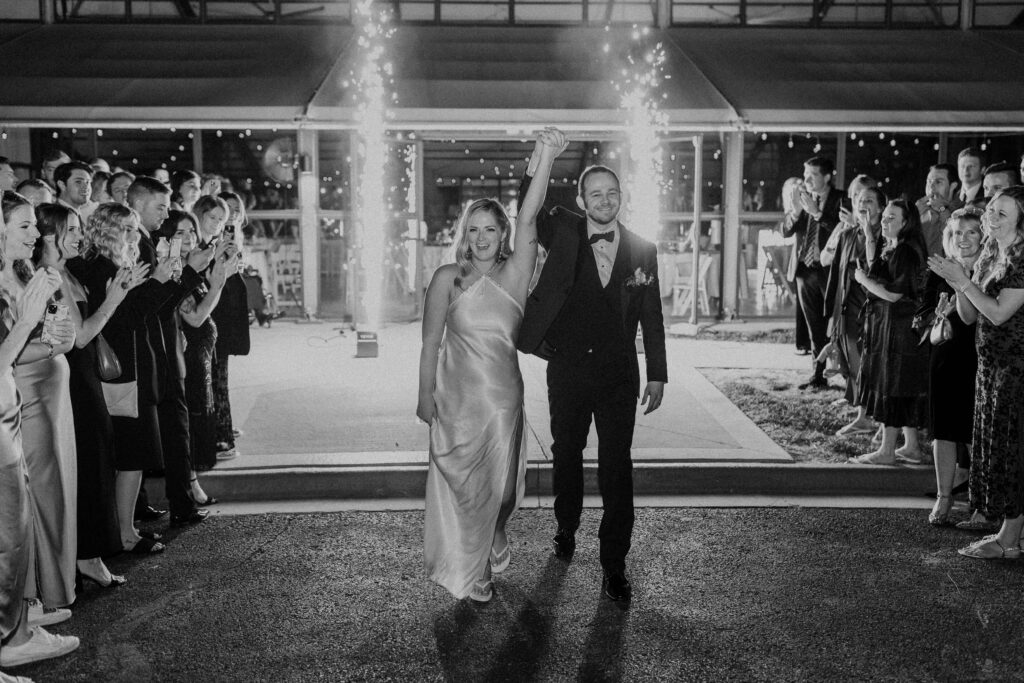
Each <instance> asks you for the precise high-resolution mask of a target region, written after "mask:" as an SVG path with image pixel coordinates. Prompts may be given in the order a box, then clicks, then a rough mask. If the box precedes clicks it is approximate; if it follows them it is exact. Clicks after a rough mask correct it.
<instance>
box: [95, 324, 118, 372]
mask: <svg viewBox="0 0 1024 683" xmlns="http://www.w3.org/2000/svg"><path fill="white" fill-rule="evenodd" d="M96 372H97V373H99V376H100V379H101V380H102V381H104V382H112V381H113V380H115V379H117V378H118V377H120V376H121V361H119V360H118V359H117V354H116V353H114V349H112V348H111V347H110V344H108V343H107V340H106V339H104V338H103V334H102V333H101V334H98V335H96Z"/></svg>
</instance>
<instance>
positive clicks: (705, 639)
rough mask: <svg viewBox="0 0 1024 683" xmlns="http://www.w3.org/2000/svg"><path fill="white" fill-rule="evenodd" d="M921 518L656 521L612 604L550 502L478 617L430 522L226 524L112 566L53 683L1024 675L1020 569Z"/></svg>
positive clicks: (91, 594) (768, 512)
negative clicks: (448, 569)
mask: <svg viewBox="0 0 1024 683" xmlns="http://www.w3.org/2000/svg"><path fill="white" fill-rule="evenodd" d="M924 517H925V513H924V512H922V511H901V510H833V509H828V510H819V509H815V510H808V509H800V508H793V509H737V510H732V509H644V510H639V511H638V513H637V524H636V532H635V534H634V545H633V548H634V550H633V553H632V554H631V556H630V559H629V567H628V570H629V573H630V576H631V578H632V581H633V586H634V596H635V597H634V600H633V603H632V605H630V606H628V607H626V606H623V605H618V604H614V603H611V602H610V601H608V600H607V599H605V598H602V597H601V594H600V567H599V564H598V559H597V541H596V536H597V525H598V521H599V520H598V512H597V511H593V510H587V511H585V512H584V520H583V524H582V526H581V529H580V533H579V536H578V548H577V551H576V556H575V558H574V560H573V562H572V563H571V564H568V565H566V564H564V563H562V562H561V561H559V560H556V559H554V558H552V557H551V555H550V550H549V542H550V536H551V532H552V531H553V528H552V527H553V521H552V519H551V513H550V511H547V510H524V511H521V512H520V513H518V514H517V515H516V517H515V518H514V519H513V523H512V524H511V525H510V536H511V538H512V543H513V546H512V549H513V559H512V566H511V567H510V568H509V570H508V571H507V572H505V573H504V574H502V575H500V576H499V577H497V579H496V596H495V599H494V600H493V601H492V602H491V603H490V604H488V605H486V606H482V607H478V606H475V605H471V604H469V603H468V602H467V601H462V602H458V601H455V600H453V599H452V598H451V597H450V596H449V595H448V594H447V592H446V591H444V590H443V589H441V588H439V587H437V586H435V585H433V584H431V583H429V582H428V581H427V580H426V578H425V576H424V572H423V570H422V548H421V538H422V513H419V512H358V513H357V512H351V513H335V514H310V515H261V516H251V517H233V518H231V517H223V518H217V519H213V520H210V521H208V522H207V523H205V524H203V525H201V526H199V527H196V528H193V529H190V530H188V531H186V532H184V533H181V534H180V535H178V536H177V537H176V538H174V539H173V541H172V542H171V545H170V547H169V549H168V550H167V552H166V553H164V554H163V555H161V556H155V557H152V558H136V557H132V558H118V559H115V560H113V561H112V563H111V564H112V565H113V568H114V569H116V570H120V571H124V572H125V573H126V574H127V576H128V579H129V583H128V585H126V586H124V587H123V588H121V589H117V590H109V591H101V590H100V589H97V588H95V586H93V587H91V588H90V589H89V590H88V591H87V592H86V594H85V595H84V596H82V597H81V598H80V600H79V602H78V604H76V605H75V608H74V617H73V618H72V620H71V621H69V622H67V623H65V624H61V625H59V626H56V627H54V631H56V632H60V633H72V634H75V635H78V636H80V637H81V638H82V643H83V644H82V647H81V648H80V649H79V651H77V652H76V653H74V654H73V655H71V656H69V657H65V658H63V659H59V660H54V661H52V662H48V663H41V664H37V665H33V666H29V667H23V668H22V669H20V670H14V672H15V673H19V674H23V675H30V676H32V677H34V678H35V679H36V680H37V681H41V682H43V683H46V682H48V681H62V682H63V681H69V682H71V681H74V682H77V681H109V682H118V681H133V682H135V681H154V682H159V681H218V682H219V681H270V680H273V681H313V680H322V681H355V680H360V681H362V680H400V681H421V680H424V681H438V680H444V681H497V680H502V681H618V680H625V681H651V680H655V681H657V680H664V681H707V680H714V681H778V680H787V681H791V680H792V681H820V680H876V679H897V680H903V679H909V680H964V679H969V680H978V679H985V680H1019V679H1020V678H1021V671H1022V670H1024V654H1022V653H1021V650H1020V648H1018V647H1016V646H1014V647H1005V646H1004V644H1003V643H1004V641H1005V639H1006V638H1007V637H1010V638H1012V639H1013V642H1017V640H1018V639H1019V636H1020V634H1022V633H1024V611H1022V610H1021V609H1020V600H1019V596H1020V594H1021V590H1022V588H1024V563H1022V562H979V561H971V560H967V559H964V558H961V557H959V556H958V555H957V554H956V550H955V549H956V548H957V547H958V546H959V545H963V544H965V543H966V542H967V541H969V540H970V539H971V537H969V536H967V535H965V534H963V533H962V532H958V531H956V530H954V529H934V528H931V527H929V526H928V525H927V523H926V522H925V519H924Z"/></svg>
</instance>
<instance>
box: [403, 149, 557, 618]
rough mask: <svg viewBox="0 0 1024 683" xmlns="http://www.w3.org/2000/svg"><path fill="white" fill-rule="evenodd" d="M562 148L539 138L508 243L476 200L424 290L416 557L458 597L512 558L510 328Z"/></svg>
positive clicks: (518, 318)
mask: <svg viewBox="0 0 1024 683" xmlns="http://www.w3.org/2000/svg"><path fill="white" fill-rule="evenodd" d="M564 148H565V137H564V136H563V135H562V133H561V132H559V131H557V130H554V129H547V130H545V131H542V132H541V133H540V134H539V135H538V139H537V145H536V147H535V149H534V153H533V157H532V159H531V162H530V164H531V167H535V168H536V173H535V179H534V181H533V183H531V185H530V188H529V190H528V192H527V195H526V198H525V199H524V201H523V205H522V210H521V211H520V214H519V217H518V220H517V223H516V230H515V233H516V234H515V250H514V251H512V250H511V249H510V247H509V242H510V241H511V237H512V235H511V233H512V226H511V223H510V221H509V219H508V216H507V215H506V214H505V211H504V209H503V208H502V206H501V204H500V203H499V202H497V201H496V200H493V199H480V200H477V201H475V202H473V203H471V204H470V205H469V206H468V207H466V209H465V210H464V211H463V214H462V216H461V217H460V220H459V233H458V237H457V239H456V241H455V253H456V263H454V264H449V265H445V266H442V267H441V268H439V269H438V270H437V272H436V273H435V274H434V277H433V278H432V280H431V282H430V286H429V287H428V288H427V295H426V305H425V307H424V315H423V350H422V352H421V355H420V384H419V400H418V405H417V408H416V415H417V416H418V417H419V418H420V419H422V420H423V421H424V422H426V423H428V424H429V425H430V463H429V469H428V472H427V491H426V516H425V529H424V557H425V564H426V569H427V572H428V573H429V575H430V578H431V580H433V581H435V582H437V583H439V584H440V585H442V586H444V587H445V588H446V589H448V591H450V592H451V593H452V595H454V596H455V597H456V598H463V597H466V596H469V597H470V598H471V599H472V600H474V601H477V602H487V601H488V600H490V599H491V597H492V595H493V591H492V582H491V575H492V572H493V573H498V572H500V571H503V570H504V569H505V568H506V567H507V566H508V564H509V561H510V559H511V549H510V546H509V542H508V538H507V536H506V534H505V523H506V522H507V521H508V519H509V517H510V516H511V515H512V513H513V512H514V511H515V509H516V507H517V506H518V505H519V502H520V501H521V500H522V497H523V492H524V490H525V484H524V479H525V475H526V440H525V428H526V417H525V413H524V412H523V379H522V376H521V375H520V373H519V360H518V356H517V355H516V353H517V352H516V337H517V336H518V333H519V325H520V323H521V322H522V319H523V307H524V305H525V302H526V295H527V291H528V288H529V285H530V280H531V279H532V277H533V271H534V267H535V265H536V262H537V221H536V219H537V213H538V212H539V210H540V207H541V204H542V202H543V200H544V192H545V191H546V189H547V185H548V177H549V176H550V172H551V165H552V163H553V162H554V160H555V157H557V156H558V154H560V153H561V151H562V150H563V149H564Z"/></svg>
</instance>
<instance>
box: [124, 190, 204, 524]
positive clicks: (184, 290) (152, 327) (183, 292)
mask: <svg viewBox="0 0 1024 683" xmlns="http://www.w3.org/2000/svg"><path fill="white" fill-rule="evenodd" d="M127 199H128V205H129V206H130V207H131V208H133V209H134V210H135V211H136V212H138V214H139V224H140V226H141V229H140V230H139V233H140V238H139V261H140V262H141V263H146V264H149V265H150V267H151V268H152V269H153V271H155V270H156V265H157V253H156V245H155V243H154V239H153V237H152V236H151V233H152V232H153V231H154V230H157V229H158V228H159V227H160V224H161V223H162V222H163V221H164V220H165V219H166V218H167V212H168V209H169V207H170V203H171V189H170V188H169V187H167V186H166V185H164V184H163V183H161V182H160V181H159V180H157V179H155V178H150V177H148V176H141V177H139V178H136V179H135V180H134V181H133V182H132V184H131V185H130V186H129V188H128V194H127ZM213 254H214V246H212V245H211V246H209V247H207V248H206V249H201V250H200V249H197V250H195V251H193V252H191V253H190V254H189V258H188V263H187V264H186V265H185V267H184V268H183V269H182V271H181V277H180V278H179V279H178V280H177V281H175V280H173V279H170V280H167V281H166V282H164V283H163V284H162V285H161V286H162V287H163V288H164V289H165V292H164V295H165V296H164V303H163V305H162V306H161V307H160V308H159V310H158V311H157V315H155V316H152V317H150V318H149V319H148V321H147V327H148V330H147V334H148V337H149V343H150V344H151V346H152V348H153V351H154V354H155V357H156V367H154V368H153V373H154V379H155V382H154V387H155V392H156V396H155V400H156V404H157V414H158V416H159V421H160V444H161V446H162V447H163V452H164V484H165V491H166V493H167V502H168V505H169V506H170V508H171V525H172V526H186V525H189V524H196V523H198V522H201V521H203V520H204V519H205V518H206V516H207V514H209V513H208V512H207V511H206V510H203V509H200V508H199V507H198V506H197V505H196V503H195V501H194V500H193V499H192V495H191V491H192V487H191V480H192V469H193V468H192V461H191V454H190V447H189V431H188V430H189V425H188V407H187V406H186V404H185V358H184V356H183V349H182V346H181V336H182V335H181V328H180V325H179V323H178V317H177V316H176V315H175V311H176V310H177V308H178V306H179V305H180V304H181V302H182V301H183V300H184V299H185V297H186V296H188V295H189V294H190V293H191V292H192V290H193V289H195V288H196V287H198V286H199V285H200V284H202V281H203V279H202V276H201V275H200V273H201V272H202V271H204V270H205V269H206V268H207V267H208V266H209V265H210V260H211V258H213ZM171 257H172V256H169V257H168V258H171Z"/></svg>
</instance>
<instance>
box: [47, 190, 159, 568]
mask: <svg viewBox="0 0 1024 683" xmlns="http://www.w3.org/2000/svg"><path fill="white" fill-rule="evenodd" d="M36 217H37V219H38V225H37V227H38V229H39V233H40V235H41V238H40V239H39V241H38V243H37V246H36V251H35V254H34V260H35V262H36V265H37V266H38V267H46V268H53V269H54V270H56V271H57V272H58V273H60V276H61V280H62V284H61V289H60V291H61V294H62V297H61V300H62V302H63V303H65V304H66V305H67V306H68V314H69V315H70V319H71V321H72V323H73V324H74V330H75V344H74V347H73V348H72V349H71V350H70V351H68V353H67V361H68V366H69V369H70V378H69V390H70V400H71V412H72V414H73V416H74V440H75V451H76V453H77V464H78V485H77V491H78V508H77V517H78V563H77V565H78V572H79V574H80V575H81V577H82V578H86V579H90V580H92V581H94V582H96V583H97V584H99V585H101V586H105V587H107V586H117V585H121V584H123V583H124V577H121V576H117V575H114V574H111V573H110V570H109V569H108V568H107V566H106V565H105V564H104V562H103V558H104V557H107V556H110V555H115V554H117V553H119V552H121V548H122V544H121V534H120V527H119V525H118V519H117V503H116V495H115V492H114V481H115V478H116V474H115V470H114V434H113V427H112V426H111V423H110V414H109V413H108V412H107V406H106V403H104V399H103V390H102V387H101V385H100V377H99V374H98V370H97V364H98V360H97V345H96V338H97V336H98V335H99V334H100V333H101V332H102V331H103V327H104V325H106V323H107V320H108V319H109V318H110V317H111V315H113V313H114V311H115V310H117V307H118V306H119V305H120V304H121V302H122V301H124V298H125V296H126V295H127V294H128V291H129V289H130V288H132V287H134V286H135V285H137V284H140V283H141V282H142V279H143V278H144V274H145V269H143V268H136V269H134V270H131V269H121V270H119V271H118V272H117V275H116V276H115V277H114V278H113V279H112V280H111V281H110V283H109V284H108V285H107V287H106V291H105V292H104V294H105V298H104V299H103V303H102V305H100V306H99V308H97V309H96V310H95V311H93V312H92V313H90V310H89V303H88V292H87V291H86V289H85V287H84V286H83V285H82V284H81V283H80V282H79V281H78V279H77V278H75V276H74V275H72V274H71V273H70V272H69V270H68V268H67V267H66V264H67V262H68V261H70V260H72V259H77V258H79V254H80V252H81V249H82V243H83V240H84V231H83V229H82V225H81V222H80V221H79V218H78V214H76V213H75V211H74V210H73V209H69V208H67V207H65V206H61V205H58V204H47V205H43V206H40V207H38V208H37V209H36ZM79 588H81V587H80V586H79Z"/></svg>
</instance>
